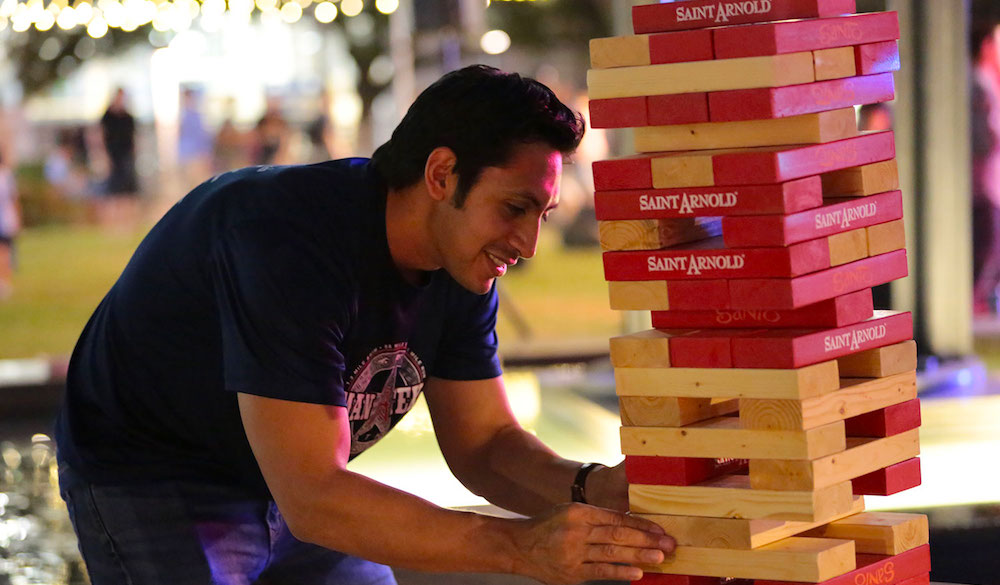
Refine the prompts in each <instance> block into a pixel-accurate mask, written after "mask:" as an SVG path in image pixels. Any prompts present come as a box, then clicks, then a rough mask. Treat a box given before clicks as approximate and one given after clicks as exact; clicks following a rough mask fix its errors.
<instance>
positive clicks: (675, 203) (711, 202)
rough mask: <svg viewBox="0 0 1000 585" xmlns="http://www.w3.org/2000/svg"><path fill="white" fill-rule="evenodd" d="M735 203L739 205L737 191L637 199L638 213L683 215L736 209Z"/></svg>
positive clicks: (652, 196) (651, 196) (643, 196)
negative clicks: (651, 212) (709, 209)
mask: <svg viewBox="0 0 1000 585" xmlns="http://www.w3.org/2000/svg"><path fill="white" fill-rule="evenodd" d="M737 203H739V191H730V192H727V193H691V194H688V193H681V194H679V195H642V196H640V197H639V211H667V210H676V211H678V212H679V213H683V214H694V213H695V212H697V211H698V210H700V209H707V208H729V207H736V204H737Z"/></svg>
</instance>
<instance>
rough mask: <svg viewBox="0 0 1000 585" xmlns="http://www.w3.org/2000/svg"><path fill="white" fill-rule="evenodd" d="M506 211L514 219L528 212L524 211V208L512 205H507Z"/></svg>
mask: <svg viewBox="0 0 1000 585" xmlns="http://www.w3.org/2000/svg"><path fill="white" fill-rule="evenodd" d="M507 211H508V212H509V213H510V214H511V215H513V216H515V217H517V216H521V215H524V214H525V213H527V212H528V210H527V209H525V208H524V207H521V206H520V205H514V204H513V203H508V204H507Z"/></svg>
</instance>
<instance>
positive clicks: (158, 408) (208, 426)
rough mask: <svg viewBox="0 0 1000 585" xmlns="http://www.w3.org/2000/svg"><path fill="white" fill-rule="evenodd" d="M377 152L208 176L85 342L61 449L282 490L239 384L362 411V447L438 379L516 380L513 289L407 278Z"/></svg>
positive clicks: (74, 369) (137, 257)
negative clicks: (391, 235)
mask: <svg viewBox="0 0 1000 585" xmlns="http://www.w3.org/2000/svg"><path fill="white" fill-rule="evenodd" d="M385 197H386V190H385V187H384V185H383V183H382V182H381V180H380V179H379V177H378V175H377V173H376V172H375V171H374V169H373V168H372V165H371V164H370V163H369V162H368V161H367V160H366V159H348V160H342V161H331V162H326V163H320V164H316V165H309V166H295V167H253V168H249V169H243V170H240V171H234V172H231V173H226V174H223V175H220V176H219V177H216V178H214V179H212V180H211V181H208V182H206V183H205V184H203V185H201V186H199V187H198V188H197V189H195V190H194V191H192V192H191V193H190V194H188V195H187V196H186V197H184V199H182V200H181V201H180V202H178V203H177V204H176V205H175V206H174V207H173V208H172V209H171V210H170V211H169V212H168V213H167V214H166V215H165V216H164V217H163V219H162V220H160V222H159V223H158V224H157V225H156V226H155V227H154V228H153V229H152V231H150V233H149V235H147V236H146V238H145V239H144V240H143V242H142V243H141V244H140V245H139V247H138V249H137V250H136V252H135V254H134V255H133V257H132V259H131V260H130V261H129V263H128V265H127V266H126V268H125V270H124V271H123V272H122V275H121V276H120V277H119V279H118V281H117V282H116V283H115V284H114V286H113V287H112V288H111V290H110V292H108V294H107V296H105V298H104V300H103V301H101V303H100V305H99V306H98V307H97V310H96V311H95V313H94V315H93V316H92V317H91V319H90V321H89V322H88V323H87V326H86V328H85V329H84V331H83V334H82V335H81V337H80V340H79V342H78V343H77V346H76V349H75V350H74V352H73V357H72V360H71V362H70V368H69V374H68V377H67V384H66V385H67V389H66V390H67V392H66V400H65V404H64V406H63V409H62V412H61V414H60V417H59V420H58V422H57V429H56V437H57V441H58V445H59V454H60V458H61V459H62V460H63V461H64V462H65V463H68V464H69V466H70V467H71V468H72V469H73V470H74V471H75V472H77V474H78V475H80V476H82V477H83V478H84V479H86V480H88V481H90V482H93V483H119V482H128V483H131V482H137V481H149V480H157V479H168V478H179V479H201V480H204V481H211V482H223V483H226V484H231V485H236V486H244V487H246V488H247V490H248V492H250V493H253V494H260V495H267V494H268V490H267V486H266V485H265V484H264V480H263V477H262V476H261V473H260V468H259V467H258V466H257V463H256V460H255V459H254V457H253V454H252V452H251V450H250V446H249V444H248V442H247V439H246V435H245V433H244V431H243V426H242V422H241V419H240V414H239V409H238V405H237V399H236V398H237V397H236V393H237V392H245V393H248V394H255V395H259V396H267V397H271V398H279V399H284V400H293V401H299V402H308V403H315V404H331V405H337V406H344V407H346V408H347V411H348V416H349V419H350V421H351V427H352V428H351V430H352V440H351V455H352V457H353V456H354V455H357V454H358V453H360V452H361V451H363V450H364V449H365V448H367V447H369V446H370V445H372V444H374V443H375V442H376V441H377V440H378V439H379V438H381V437H382V436H383V435H384V434H385V433H386V432H387V431H388V430H389V429H390V428H391V427H392V426H393V425H394V424H395V423H396V422H398V421H399V419H400V418H402V416H403V415H404V414H405V413H406V412H407V411H408V410H409V409H410V408H411V407H412V406H413V404H414V401H415V400H416V398H417V396H418V395H419V393H420V391H421V388H422V387H423V384H424V380H425V379H426V377H427V376H428V375H431V376H437V377H441V378H447V379H457V380H475V379H485V378H491V377H495V376H497V375H499V374H500V366H499V361H498V359H497V356H496V345H497V343H496V334H495V332H494V326H495V324H496V310H497V297H496V293H495V291H491V292H490V293H489V294H487V295H476V294H474V293H472V292H469V291H467V290H465V289H463V288H462V287H461V286H459V285H458V284H457V283H456V282H455V281H454V280H453V279H452V278H451V277H450V276H449V275H448V274H447V273H446V272H444V271H443V270H438V271H435V272H430V273H426V274H425V277H426V278H425V281H424V282H423V283H421V284H420V285H417V286H415V285H412V284H409V283H408V282H406V281H405V280H404V279H403V278H402V276H401V275H400V273H399V272H398V270H397V269H396V267H395V266H394V265H393V263H392V259H391V257H390V255H389V247H388V244H387V241H386V233H385Z"/></svg>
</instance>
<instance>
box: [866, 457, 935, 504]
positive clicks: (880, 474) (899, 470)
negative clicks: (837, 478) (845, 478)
mask: <svg viewBox="0 0 1000 585" xmlns="http://www.w3.org/2000/svg"><path fill="white" fill-rule="evenodd" d="M918 485H920V458H919V457H914V458H912V459H907V460H906V461H903V462H901V463H897V464H895V465H890V466H889V467H886V468H885V469H879V470H878V471H873V472H871V473H868V474H865V475H862V476H861V477H856V478H854V479H852V480H851V486H852V490H853V492H854V493H855V494H856V495H872V496H891V495H892V494H898V493H899V492H902V491H905V490H908V489H910V488H914V487H917V486H918Z"/></svg>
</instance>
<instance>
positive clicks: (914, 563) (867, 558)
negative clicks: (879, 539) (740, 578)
mask: <svg viewBox="0 0 1000 585" xmlns="http://www.w3.org/2000/svg"><path fill="white" fill-rule="evenodd" d="M855 558H856V565H857V567H858V568H856V569H855V570H853V571H851V572H849V573H844V574H843V575H839V576H837V577H834V578H833V579H827V580H826V581H823V582H822V583H821V584H819V585H897V584H898V585H901V584H902V583H903V582H905V581H907V580H909V579H913V578H918V577H920V576H922V575H924V574H926V573H928V572H929V571H930V570H931V552H930V545H927V544H923V545H920V546H918V547H917V548H913V549H910V550H908V551H906V552H902V553H899V554H898V555H892V556H888V555H870V554H858V555H856V556H855ZM754 585H802V584H801V583H798V582H795V581H768V580H764V579H757V580H755V581H754Z"/></svg>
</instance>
